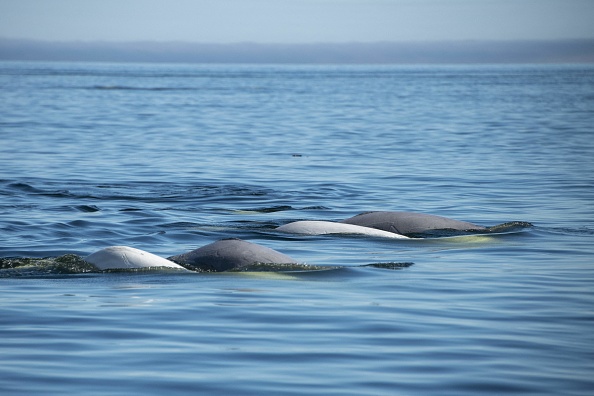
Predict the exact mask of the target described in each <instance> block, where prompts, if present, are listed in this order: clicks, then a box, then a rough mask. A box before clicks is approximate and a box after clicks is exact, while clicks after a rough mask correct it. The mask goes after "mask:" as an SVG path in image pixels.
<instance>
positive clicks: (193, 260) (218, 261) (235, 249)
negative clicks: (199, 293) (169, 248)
mask: <svg viewBox="0 0 594 396" xmlns="http://www.w3.org/2000/svg"><path fill="white" fill-rule="evenodd" d="M169 260H171V261H173V262H175V263H177V264H180V265H182V266H184V267H186V268H189V269H192V270H196V271H208V272H221V271H228V270H232V269H237V268H241V267H245V266H248V265H252V264H298V262H297V261H295V260H294V259H293V258H291V257H289V256H287V255H285V254H283V253H280V252H277V251H276V250H273V249H270V248H267V247H265V246H261V245H258V244H255V243H251V242H246V241H244V240H241V239H235V238H233V239H222V240H219V241H217V242H214V243H211V244H208V245H206V246H202V247H201V248H198V249H195V250H192V251H191V252H188V253H184V254H179V255H177V256H171V257H169Z"/></svg>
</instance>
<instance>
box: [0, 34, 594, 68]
mask: <svg viewBox="0 0 594 396" xmlns="http://www.w3.org/2000/svg"><path fill="white" fill-rule="evenodd" d="M0 60H15V61H86V62H97V61H98V62H163V63H165V62H168V63H169V62H170V63H273V64H274V63H277V64H480V63H489V64H498V63H500V64H503V63H594V39H575V40H555V41H543V40H522V41H431V42H429V41H422V42H375V43H358V42H355V43H319V44H259V43H233V44H209V43H189V42H149V41H144V42H77V41H69V42H50V41H39V40H24V39H7V38H0Z"/></svg>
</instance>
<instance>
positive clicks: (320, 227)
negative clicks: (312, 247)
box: [276, 221, 408, 239]
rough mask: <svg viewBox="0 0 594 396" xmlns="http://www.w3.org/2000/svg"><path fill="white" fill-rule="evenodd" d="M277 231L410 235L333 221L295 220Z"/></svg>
mask: <svg viewBox="0 0 594 396" xmlns="http://www.w3.org/2000/svg"><path fill="white" fill-rule="evenodd" d="M276 230H277V231H280V232H286V233H291V234H302V235H324V234H355V235H367V236H374V237H382V238H396V239H407V238H408V237H406V236H404V235H400V234H396V233H393V232H390V231H384V230H379V229H376V228H371V227H363V226H360V225H355V224H345V223H335V222H332V221H294V222H292V223H288V224H285V225H282V226H280V227H278V228H276Z"/></svg>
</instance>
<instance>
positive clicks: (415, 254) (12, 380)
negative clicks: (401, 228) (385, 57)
mask: <svg viewBox="0 0 594 396" xmlns="http://www.w3.org/2000/svg"><path fill="white" fill-rule="evenodd" d="M0 87H1V89H0V236H1V239H0V241H1V242H0V259H1V260H2V261H0V262H1V263H2V267H1V269H0V357H1V358H0V393H2V394H3V395H66V394H85V395H130V394H142V395H161V394H171V395H177V394H180V395H181V394H221V395H231V394H233V395H248V394H254V395H255V394H257V395H264V394H270V395H273V394H274V395H277V394H284V395H303V394H327V395H419V394H422V395H477V394H493V395H500V394H519V395H560V394H563V395H591V394H592V392H593V390H594V247H593V245H594V66H592V65H505V66H490V65H467V66H330V65H319V66H316V65H310V66H291V65H283V66H280V65H182V64H177V65H174V64H101V63H88V64H85V63H16V62H3V63H0ZM370 210H398V211H414V212H421V213H430V214H436V215H441V216H447V217H452V218H455V219H459V220H465V221H470V222H474V223H477V224H481V225H487V226H490V225H495V224H500V223H504V222H508V221H525V222H530V223H532V224H533V227H528V228H524V229H519V230H516V232H510V233H504V234H496V235H469V236H468V235H467V236H459V237H451V238H430V237H428V238H422V239H421V238H420V239H411V240H394V239H389V240H387V239H381V238H370V237H361V236H344V235H343V236H339V235H332V236H330V235H326V236H295V235H287V234H281V233H279V232H276V231H275V230H274V228H275V227H277V226H279V225H282V224H285V223H288V222H290V221H295V220H331V221H336V220H341V219H344V218H347V217H350V216H353V215H355V214H358V213H360V212H364V211H370ZM230 237H233V238H242V239H245V240H248V241H251V242H255V243H259V244H261V245H264V246H267V247H270V248H273V249H276V250H278V251H281V252H283V253H285V254H288V255H290V256H292V257H294V258H295V259H297V260H299V261H301V262H303V263H308V264H316V265H320V266H323V267H324V268H325V267H327V269H322V270H317V271H292V272H247V273H216V274H215V273H179V272H158V271H152V272H151V271H144V272H133V271H132V272H108V273H102V272H98V271H89V270H88V268H86V267H80V266H70V265H67V264H64V263H62V261H60V260H64V257H66V258H68V257H74V256H65V255H71V254H74V255H77V256H80V257H84V256H86V255H88V254H90V253H92V252H95V251H97V250H99V249H102V248H104V247H107V246H110V245H128V246H132V247H136V248H139V249H143V250H146V251H149V252H152V253H155V254H158V255H161V256H164V257H167V256H170V255H174V254H179V253H183V252H186V251H189V250H192V249H195V248H197V247H200V246H203V245H206V244H208V243H210V242H213V241H215V240H218V239H222V238H230ZM41 259H43V260H41ZM373 263H407V264H406V265H404V264H403V265H398V264H395V265H389V266H385V268H382V267H381V266H380V268H378V267H368V266H365V265H366V264H373ZM410 263H412V265H411V264H410ZM337 267H338V268H337Z"/></svg>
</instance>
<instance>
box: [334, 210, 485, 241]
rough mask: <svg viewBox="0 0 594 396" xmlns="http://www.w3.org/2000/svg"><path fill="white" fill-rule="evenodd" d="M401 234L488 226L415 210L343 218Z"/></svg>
mask: <svg viewBox="0 0 594 396" xmlns="http://www.w3.org/2000/svg"><path fill="white" fill-rule="evenodd" d="M341 223H344V224H354V225H358V226H362V227H370V228H374V229H377V230H383V231H388V232H392V233H396V234H400V235H410V234H420V233H425V232H428V231H433V230H456V231H487V230H488V229H487V227H483V226H480V225H477V224H473V223H469V222H466V221H460V220H454V219H450V218H447V217H442V216H436V215H430V214H425V213H415V212H389V211H383V212H366V213H361V214H358V215H356V216H353V217H350V218H348V219H345V220H342V221H341Z"/></svg>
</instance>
